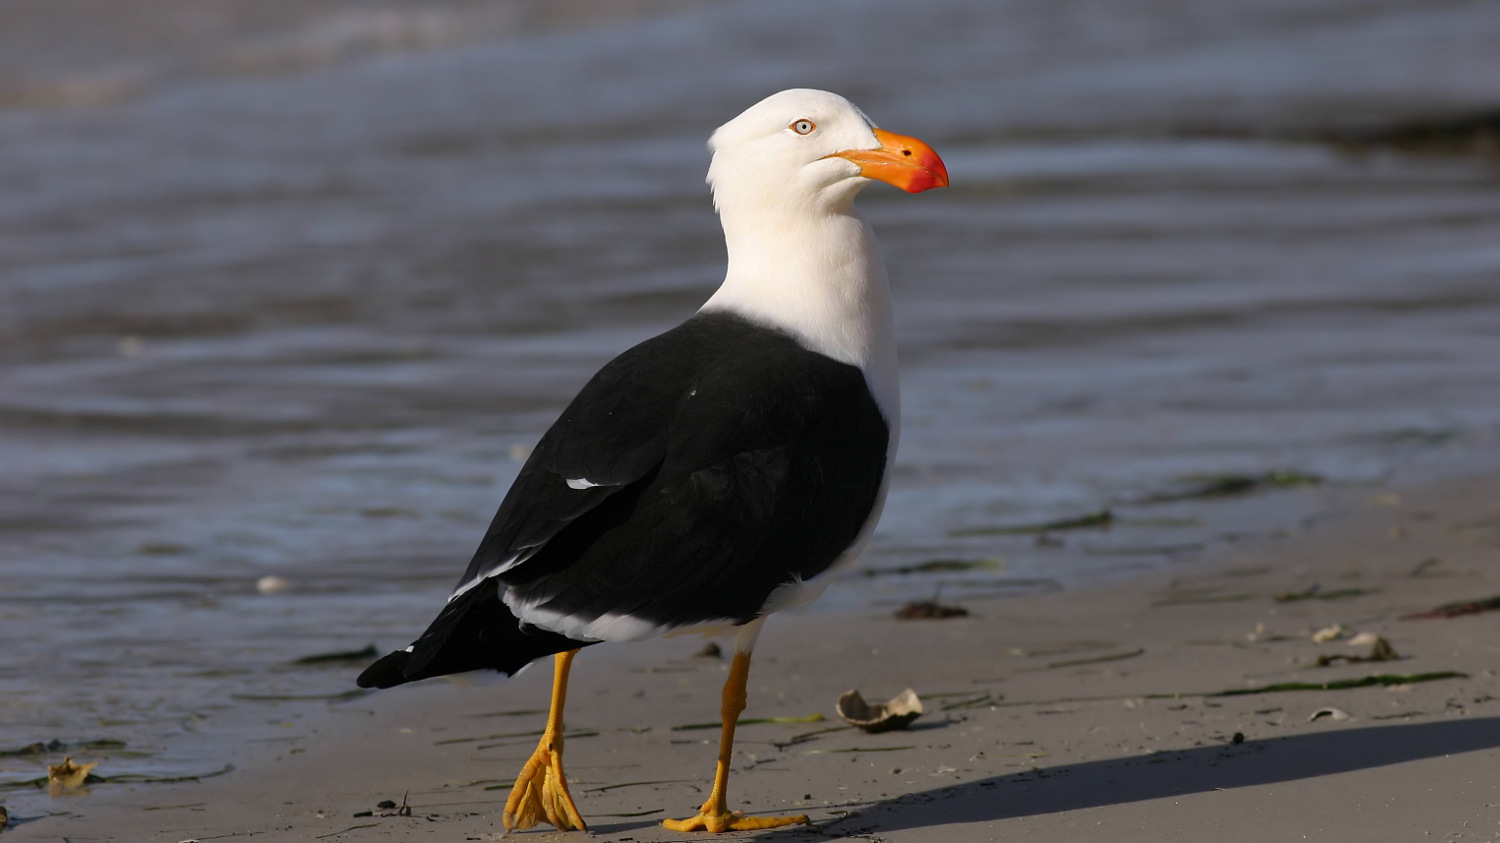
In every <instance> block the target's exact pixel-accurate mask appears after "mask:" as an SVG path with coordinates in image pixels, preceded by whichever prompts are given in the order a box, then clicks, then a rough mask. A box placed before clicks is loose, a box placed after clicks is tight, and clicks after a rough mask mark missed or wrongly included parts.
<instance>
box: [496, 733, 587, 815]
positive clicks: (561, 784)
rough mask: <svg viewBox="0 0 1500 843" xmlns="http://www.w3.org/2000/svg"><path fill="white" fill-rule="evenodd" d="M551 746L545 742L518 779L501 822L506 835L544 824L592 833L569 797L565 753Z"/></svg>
mask: <svg viewBox="0 0 1500 843" xmlns="http://www.w3.org/2000/svg"><path fill="white" fill-rule="evenodd" d="M552 744H553V742H552V741H550V740H548V739H547V738H546V737H544V738H542V743H541V745H540V746H538V747H537V748H536V752H533V753H532V754H531V758H530V759H529V760H528V761H527V762H526V766H525V767H522V768H521V775H519V776H516V786H515V787H513V788H511V790H510V798H509V799H507V800H505V816H504V817H502V818H501V819H502V822H504V823H505V830H506V831H517V830H520V829H525V828H531V827H532V826H534V825H537V824H538V823H541V822H548V823H551V824H552V825H554V826H556V827H557V829H558V830H559V831H573V830H575V829H576V830H579V831H588V830H589V827H588V825H587V824H585V823H584V821H583V817H580V816H579V815H578V807H577V806H575V805H574V804H573V796H572V795H571V794H569V793H568V780H567V779H565V778H563V769H562V752H561V751H560V750H558V749H554V748H553V745H552Z"/></svg>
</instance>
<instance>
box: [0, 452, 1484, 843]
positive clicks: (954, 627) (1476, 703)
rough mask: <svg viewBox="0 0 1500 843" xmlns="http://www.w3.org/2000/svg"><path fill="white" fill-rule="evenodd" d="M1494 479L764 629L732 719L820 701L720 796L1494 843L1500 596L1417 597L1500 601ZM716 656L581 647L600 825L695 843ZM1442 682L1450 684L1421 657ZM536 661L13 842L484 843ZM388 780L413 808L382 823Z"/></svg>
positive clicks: (530, 724) (962, 828)
mask: <svg viewBox="0 0 1500 843" xmlns="http://www.w3.org/2000/svg"><path fill="white" fill-rule="evenodd" d="M1497 490H1500V479H1497V478H1493V477H1483V478H1470V479H1464V480H1456V481H1448V482H1445V483H1443V484H1441V485H1438V486H1436V487H1429V488H1421V489H1405V488H1400V487H1399V486H1396V487H1371V488H1362V489H1349V488H1345V489H1341V490H1331V491H1329V492H1328V494H1329V495H1330V496H1331V497H1332V498H1334V499H1335V501H1334V503H1335V506H1334V511H1335V512H1336V515H1335V516H1334V517H1332V518H1329V519H1327V520H1326V521H1324V522H1323V523H1320V524H1316V525H1311V526H1308V527H1307V528H1305V529H1304V530H1302V531H1300V532H1299V533H1298V534H1296V535H1290V536H1287V537H1285V538H1281V539H1268V540H1264V541H1259V542H1257V543H1255V544H1254V545H1253V546H1246V547H1240V548H1237V549H1235V550H1233V551H1232V552H1228V553H1226V554H1225V555H1224V558H1223V559H1221V560H1219V561H1218V562H1217V563H1216V564H1210V565H1200V566H1195V567H1193V568H1192V569H1191V570H1184V571H1182V572H1181V573H1180V575H1174V574H1172V573H1170V572H1169V573H1167V574H1165V575H1163V576H1158V577H1151V578H1144V579H1134V580H1128V581H1124V582H1116V583H1105V584H1100V585H1098V586H1096V587H1092V588H1085V589H1075V590H1068V591H1063V592H1058V593H1054V594H1048V595H1043V596H1034V597H1027V598H1024V599H1012V600H999V601H990V602H974V603H969V604H966V605H965V607H964V608H966V609H967V610H968V611H969V613H970V614H969V615H968V616H967V617H959V618H951V619H946V620H922V621H913V620H897V619H895V618H894V617H892V616H891V614H889V613H887V612H884V611H876V610H868V611H865V612H861V613H853V614H823V615H816V614H815V615H802V616H788V617H779V618H776V619H774V620H773V622H772V623H771V624H769V625H768V627H767V630H766V633H765V635H764V636H763V637H762V639H761V644H760V646H759V648H758V650H757V657H756V660H755V664H754V669H753V671H752V675H751V680H750V692H751V696H750V706H749V709H748V711H747V712H746V714H745V717H746V718H747V719H751V718H804V719H808V720H812V719H814V715H817V714H822V715H823V716H824V717H826V718H829V719H826V720H824V721H822V722H797V723H760V724H756V723H747V724H746V725H744V726H742V727H741V729H740V738H739V741H738V742H737V744H736V747H735V758H734V773H733V778H732V779H731V801H732V803H733V804H736V805H738V806H739V807H740V808H743V809H745V810H746V811H749V812H755V813H777V812H793V811H798V812H806V813H807V814H809V815H810V816H811V817H812V819H813V822H814V825H813V826H812V827H811V828H794V829H787V830H781V831H776V832H766V833H764V836H765V837H767V838H768V839H773V840H785V841H798V840H816V839H826V838H842V837H849V838H854V839H868V840H886V841H931V840H955V841H970V840H973V841H978V840H1016V839H1025V840H1079V839H1087V838H1089V837H1093V836H1095V835H1107V836H1108V838H1109V839H1111V840H1142V841H1146V840H1206V839H1211V840H1218V841H1237V840H1244V841H1269V840H1293V839H1295V840H1327V841H1380V840H1414V839H1435V840H1459V839H1463V840H1490V839H1496V838H1500V778H1497V777H1496V776H1495V774H1494V771H1495V770H1496V769H1500V687H1497V686H1500V683H1497V680H1496V676H1495V670H1496V666H1497V663H1500V659H1497V655H1500V644H1497V642H1500V613H1497V612H1480V613H1473V614H1466V615H1462V616H1458V617H1446V618H1442V617H1432V618H1409V617H1408V616H1410V615H1413V614H1418V613H1423V612H1429V611H1430V610H1432V609H1434V608H1437V607H1439V606H1443V605H1445V604H1453V603H1461V602H1465V601H1480V600H1483V599H1486V598H1489V597H1491V596H1493V595H1495V594H1500V572H1497V571H1496V569H1495V566H1494V564H1493V561H1494V558H1495V554H1496V552H1497V547H1500V512H1497V505H1496V504H1495V501H1496V500H1500V494H1497ZM1334 625H1338V626H1340V627H1342V631H1341V632H1339V633H1337V635H1336V637H1330V640H1326V641H1323V642H1318V641H1315V640H1314V635H1315V634H1316V633H1317V632H1318V631H1320V630H1326V629H1328V628H1329V627H1332V626H1334ZM1358 633H1374V634H1375V635H1378V636H1380V637H1382V638H1383V639H1384V640H1385V641H1387V642H1388V643H1389V644H1390V646H1391V648H1393V649H1394V652H1395V654H1396V656H1397V658H1396V659H1395V660H1388V661H1369V662H1351V661H1349V660H1348V659H1347V657H1365V656H1368V655H1369V654H1370V652H1371V650H1372V647H1371V646H1370V645H1352V644H1351V640H1352V637H1353V636H1354V635H1356V634H1358ZM1334 635H1335V634H1334V633H1332V632H1327V633H1325V637H1328V636H1334ZM702 648H703V642H702V641H700V640H697V639H667V640H657V641H652V642H648V643H646V644H641V645H635V646H614V647H611V648H609V649H605V648H603V647H600V648H597V649H594V650H586V651H585V652H584V653H583V654H582V655H581V656H580V658H579V660H578V662H577V664H576V666H575V670H574V680H573V686H572V693H571V695H570V699H569V707H568V711H567V725H568V735H570V736H571V737H570V740H569V743H568V748H567V755H566V758H567V769H568V773H569V777H570V780H571V783H572V788H573V791H574V793H575V794H576V795H577V798H578V801H579V807H580V810H581V811H582V812H583V814H584V816H585V818H586V819H587V820H588V821H589V822H590V823H591V836H592V837H594V838H595V839H599V840H601V841H603V840H608V841H633V842H635V843H645V841H666V840H681V839H684V838H685V837H687V836H686V835H681V834H674V833H670V832H667V831H665V830H663V829H662V828H660V827H659V825H658V824H657V823H658V821H659V820H660V819H661V818H662V817H665V816H676V815H690V814H691V813H692V810H693V809H694V808H695V807H696V805H697V804H698V802H700V801H701V800H702V798H703V794H704V789H705V786H706V784H707V782H708V776H709V774H710V773H711V771H712V760H713V754H714V747H713V742H714V741H715V740H716V737H717V733H716V731H715V730H714V729H713V728H711V727H710V728H701V729H684V728H682V727H684V726H693V725H696V724H708V723H711V722H712V721H713V720H714V719H715V717H716V716H717V708H718V690H719V685H720V683H721V682H722V680H723V678H724V675H725V671H726V663H725V660H723V659H720V658H713V657H709V656H703V655H698V653H699V652H700V651H701V649H702ZM1320 656H1323V657H1336V658H1330V659H1325V660H1331V661H1333V663H1332V664H1329V665H1327V666H1323V667H1318V666H1316V665H1317V662H1318V659H1319V657H1320ZM1449 672H1453V673H1456V674H1462V675H1461V676H1449V677H1447V678H1436V677H1441V676H1442V675H1443V674H1446V673H1449ZM1423 675H1426V676H1427V677H1428V678H1427V679H1426V680H1425V681H1413V680H1412V677H1422V676H1423ZM350 676H351V682H352V676H353V671H351V672H350ZM1366 677H1377V679H1375V680H1371V683H1372V684H1369V685H1368V686H1365V687H1353V688H1332V689H1327V690H1283V691H1276V690H1274V689H1271V686H1276V685H1282V684H1284V683H1310V684H1324V683H1340V682H1345V681H1346V680H1360V679H1364V678H1366ZM1401 677H1406V678H1401ZM549 679H550V674H549V672H548V671H545V670H528V671H527V672H525V673H523V674H522V675H521V676H519V677H517V678H516V679H514V680H511V681H510V682H508V683H503V684H497V683H463V682H443V681H439V682H432V683H427V684H426V685H423V686H419V687H416V688H411V689H402V690H401V691H400V692H383V693H378V694H372V695H370V696H367V697H363V698H360V699H358V700H355V701H353V702H350V703H348V704H346V705H343V706H340V707H339V708H338V710H337V713H330V714H329V715H327V716H326V717H324V718H318V719H314V720H312V721H311V722H310V721H309V720H308V719H303V720H301V721H298V722H295V723H289V724H288V726H287V731H288V734H287V736H286V738H285V739H284V740H281V741H278V742H274V743H266V744H261V745H260V746H261V748H260V749H257V750H255V751H253V752H252V753H250V757H248V758H246V759H241V760H240V765H239V767H238V769H236V770H235V771H233V772H231V773H229V774H226V775H223V776H218V777H215V778H212V779H208V780H204V781H202V782H200V783H184V784H177V785H151V786H145V785H143V786H134V787H130V786H121V785H107V786H101V787H96V788H95V789H94V792H92V793H89V794H87V795H81V796H73V797H61V798H54V799H51V800H50V806H51V810H52V811H55V812H58V813H57V814H56V815H54V816H46V817H37V816H19V817H16V818H14V820H13V822H14V825H13V829H12V830H11V832H8V836H11V837H13V838H14V839H39V840H73V841H83V840H133V841H135V840H161V841H181V840H190V839H196V840H222V839H237V838H240V837H246V838H249V837H253V838H255V839H257V840H314V839H320V840H339V841H363V840H427V839H433V840H488V839H494V838H495V837H497V836H498V835H499V834H500V833H501V831H502V828H501V825H500V817H499V814H500V807H501V806H502V804H503V800H504V796H505V793H506V791H507V790H508V787H509V783H510V780H511V778H512V777H513V776H514V774H515V772H516V771H517V769H518V767H519V766H520V764H521V763H522V762H523V760H524V758H525V757H526V755H527V754H528V753H529V752H530V749H531V747H532V745H533V744H534V741H535V737H534V734H535V732H536V731H537V730H539V729H540V727H541V725H542V721H543V718H544V714H543V712H542V711H541V709H542V708H543V707H544V706H545V704H546V695H547V688H548V682H549ZM907 686H910V687H912V688H914V689H915V690H916V691H917V692H918V694H919V695H921V696H922V697H923V698H924V700H925V702H926V705H927V709H928V710H927V713H926V714H925V715H924V716H923V717H922V718H921V719H919V720H918V721H917V722H916V723H915V724H913V725H912V727H911V728H910V729H909V730H905V731H896V732H890V733H886V734H879V735H868V734H864V733H862V732H858V731H855V730H853V729H849V728H845V729H838V728H837V727H839V726H842V725H843V724H842V723H839V722H837V721H836V720H835V719H833V716H834V701H835V699H836V698H837V697H838V696H839V694H840V693H842V692H843V691H845V690H847V689H849V688H858V689H860V690H861V691H863V692H864V693H865V694H866V695H867V696H868V697H870V698H872V699H885V698H886V697H888V696H891V695H894V694H895V693H897V692H899V691H900V690H901V689H902V688H905V687H907ZM1257 689H1267V690H1262V691H1260V692H1254V693H1243V694H1231V695H1224V696H1215V694H1218V693H1220V692H1225V691H1231V692H1238V691H1256V690H1257ZM1323 709H1330V710H1332V711H1329V712H1326V713H1325V714H1324V715H1323V716H1320V717H1317V718H1316V719H1314V715H1315V713H1316V712H1319V711H1320V710H1323ZM82 760H95V759H82ZM106 763H107V760H106ZM383 800H390V801H392V802H394V803H397V804H398V805H399V804H400V803H402V801H403V800H405V802H406V804H408V805H409V806H410V808H411V815H410V816H399V815H397V816H381V815H380V814H381V811H380V809H379V808H378V805H379V803H381V802H382V801H383ZM555 835H556V833H549V832H548V831H546V830H536V831H532V832H528V833H526V834H524V835H520V836H519V838H518V839H527V838H528V837H534V838H535V839H538V840H543V839H562V838H561V837H557V836H555ZM730 836H739V837H749V836H756V835H753V834H748V833H745V834H733V835H730ZM571 839H583V837H582V835H580V834H579V833H576V832H575V833H573V834H572V835H571Z"/></svg>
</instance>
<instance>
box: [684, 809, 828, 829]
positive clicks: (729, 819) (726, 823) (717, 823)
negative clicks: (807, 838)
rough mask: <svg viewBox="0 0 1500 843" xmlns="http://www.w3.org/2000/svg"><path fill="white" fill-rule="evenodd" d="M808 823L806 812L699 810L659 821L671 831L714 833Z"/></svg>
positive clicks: (809, 821)
mask: <svg viewBox="0 0 1500 843" xmlns="http://www.w3.org/2000/svg"><path fill="white" fill-rule="evenodd" d="M705 807H707V806H705ZM810 823H811V820H809V819H808V818H807V815H806V814H798V815H797V816H795V817H747V816H745V815H744V814H742V813H739V812H738V811H736V812H734V813H730V812H729V811H724V812H721V813H713V814H709V813H704V812H702V811H699V812H698V816H696V817H690V818H688V819H685V820H662V821H661V824H662V825H664V826H666V827H667V828H669V829H671V830H672V831H709V832H712V833H714V834H718V833H719V832H721V831H759V830H760V829H763V828H781V827H782V826H784V825H809V824H810Z"/></svg>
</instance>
